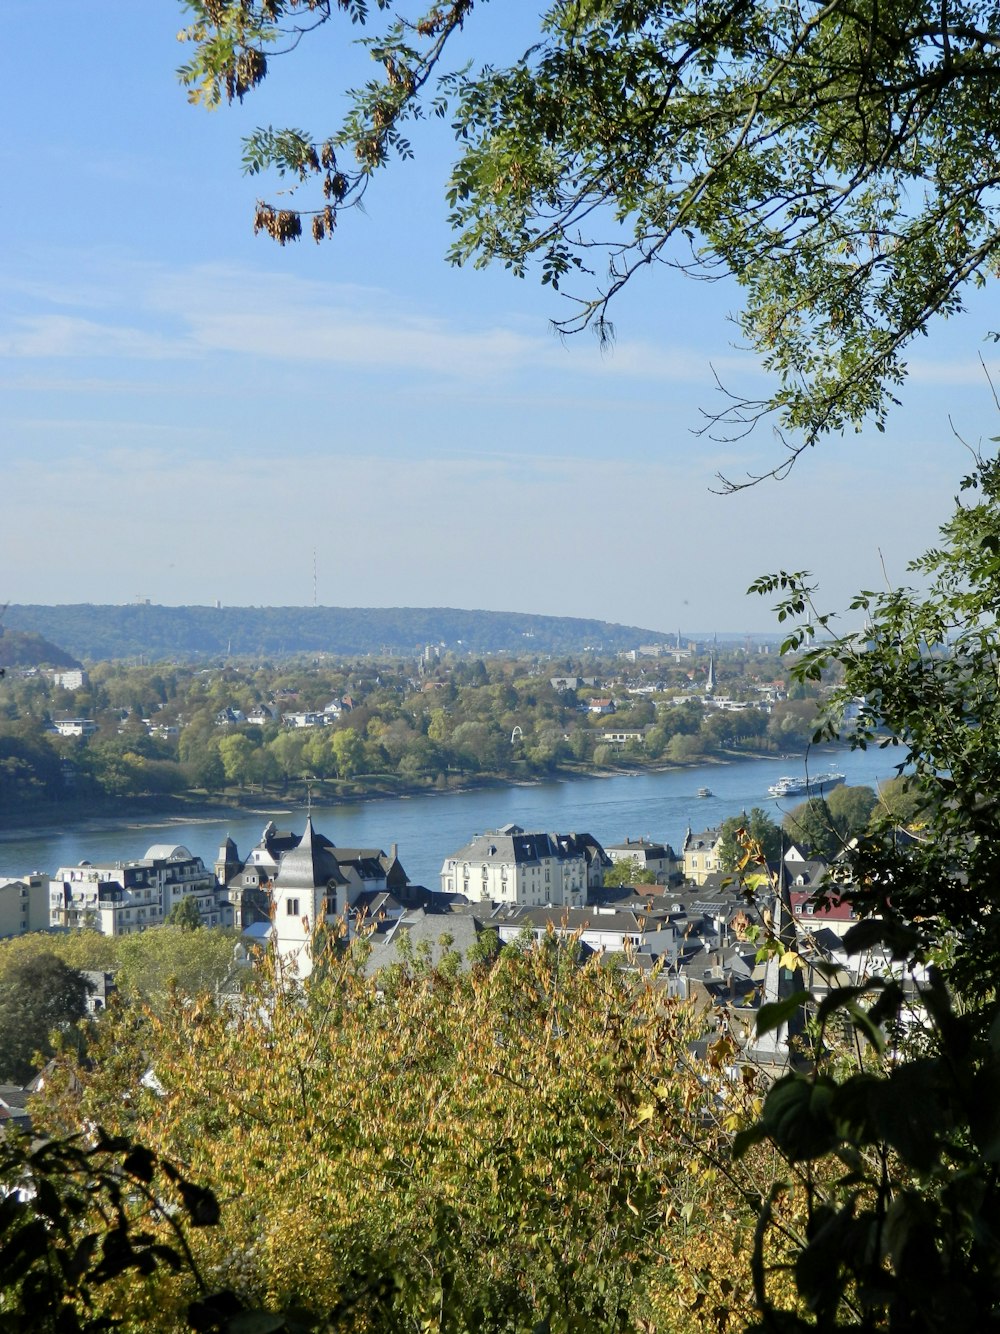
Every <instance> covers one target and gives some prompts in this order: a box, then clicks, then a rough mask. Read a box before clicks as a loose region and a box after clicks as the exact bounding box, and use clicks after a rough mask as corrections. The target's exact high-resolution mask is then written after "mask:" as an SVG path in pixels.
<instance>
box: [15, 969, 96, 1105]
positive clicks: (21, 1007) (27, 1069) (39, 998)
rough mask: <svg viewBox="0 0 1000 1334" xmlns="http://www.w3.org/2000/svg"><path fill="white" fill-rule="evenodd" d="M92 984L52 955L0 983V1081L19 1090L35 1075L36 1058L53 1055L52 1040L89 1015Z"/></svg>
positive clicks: (17, 971) (18, 970) (16, 970)
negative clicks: (56, 1031)
mask: <svg viewBox="0 0 1000 1334" xmlns="http://www.w3.org/2000/svg"><path fill="white" fill-rule="evenodd" d="M89 992H90V984H89V983H88V982H87V979H86V978H85V977H84V976H83V974H82V973H81V972H78V971H77V969H75V968H71V967H70V966H69V964H66V963H63V961H62V959H60V958H58V957H57V956H56V955H55V954H51V953H43V954H38V955H36V956H35V957H34V958H25V959H22V960H20V961H19V962H18V963H16V964H14V965H13V966H12V967H11V968H9V969H7V971H6V972H5V974H4V976H3V979H2V981H0V1078H3V1079H7V1080H12V1081H14V1082H15V1083H18V1084H22V1083H24V1081H25V1080H26V1079H30V1078H31V1076H32V1075H33V1074H34V1073H35V1072H36V1071H37V1069H38V1065H37V1063H36V1061H35V1055H36V1053H38V1054H40V1055H41V1056H43V1057H47V1056H51V1055H52V1052H53V1048H52V1044H51V1041H50V1035H51V1033H52V1032H53V1030H56V1029H68V1028H69V1027H71V1026H72V1025H73V1024H76V1023H77V1022H78V1021H79V1020H81V1019H82V1018H83V1017H84V1015H85V1014H86V1013H87V996H88V994H89Z"/></svg>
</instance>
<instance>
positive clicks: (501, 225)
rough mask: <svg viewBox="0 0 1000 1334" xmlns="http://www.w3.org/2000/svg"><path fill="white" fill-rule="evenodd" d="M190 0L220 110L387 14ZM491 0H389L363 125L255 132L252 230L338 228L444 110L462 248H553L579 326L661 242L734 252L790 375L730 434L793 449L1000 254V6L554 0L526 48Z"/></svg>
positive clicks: (888, 384) (750, 314) (312, 0)
mask: <svg viewBox="0 0 1000 1334" xmlns="http://www.w3.org/2000/svg"><path fill="white" fill-rule="evenodd" d="M185 5H186V8H187V9H188V10H189V11H190V17H191V22H190V24H189V26H188V27H187V29H186V30H185V32H184V33H182V34H181V36H182V39H185V40H187V41H188V42H190V43H191V44H192V50H191V55H190V58H189V59H188V60H187V62H186V63H185V64H184V65H183V67H182V69H181V70H180V77H181V79H182V81H183V82H184V83H185V84H186V86H187V87H188V89H189V96H190V97H191V99H192V100H193V101H195V102H200V103H202V104H204V105H207V106H213V105H216V104H217V103H219V102H221V101H222V100H224V99H227V98H228V99H229V100H232V99H233V98H239V99H240V100H242V99H243V98H244V96H245V95H246V94H248V93H249V92H250V91H251V90H252V89H253V88H254V87H255V86H256V85H258V84H259V83H260V82H261V81H262V80H263V79H264V78H265V77H266V75H267V72H268V67H269V61H272V60H273V58H274V57H275V56H276V55H277V54H280V53H286V52H289V51H294V49H295V48H296V47H297V46H299V44H300V42H301V41H302V40H310V41H313V40H316V39H317V34H318V33H319V32H320V30H322V29H324V28H326V27H327V25H328V24H331V25H332V24H333V23H334V22H335V21H336V19H338V18H339V19H341V20H344V21H346V20H349V21H350V23H351V24H364V23H366V22H367V21H368V20H369V19H370V17H371V15H370V13H369V9H370V8H371V7H370V6H369V5H367V4H366V3H365V0H337V3H336V4H333V3H332V2H331V0H242V2H241V3H239V4H225V3H220V2H219V0H185ZM385 7H386V6H385V5H384V4H383V3H382V0H378V4H377V8H378V9H379V10H382V9H383V8H385ZM484 7H485V0H484V3H483V4H481V5H479V6H476V7H475V8H474V6H473V4H472V0H446V3H435V4H432V5H429V6H427V5H425V4H420V3H413V2H412V0H411V3H407V4H403V5H401V6H393V9H394V11H396V16H395V17H394V18H393V19H392V21H390V22H388V23H387V24H386V26H385V27H384V30H383V31H380V32H377V33H375V34H373V35H369V36H365V37H364V38H362V39H361V40H362V43H363V44H364V45H365V46H366V47H367V50H368V53H369V54H370V56H371V57H372V60H373V61H374V64H375V67H376V73H375V74H374V76H373V77H372V79H371V80H369V81H368V82H367V83H366V84H364V86H363V87H361V88H360V89H358V90H355V91H354V93H353V102H352V105H351V110H350V111H349V113H348V115H347V117H346V119H345V120H344V122H343V123H342V124H339V125H330V126H324V127H322V128H321V129H319V130H318V131H317V132H315V133H314V132H311V131H305V130H301V129H295V128H284V129H277V130H276V129H274V128H273V127H267V128H261V129H258V130H257V131H256V132H255V133H254V134H253V135H251V136H250V137H249V139H248V140H247V141H246V144H245V154H244V168H245V170H246V171H247V172H249V173H251V174H254V173H257V172H261V171H264V170H266V169H273V170H275V171H276V172H277V174H278V176H280V177H283V178H285V186H283V194H284V198H283V201H282V203H281V204H280V205H279V206H275V205H274V204H271V203H268V202H266V201H263V200H262V201H260V202H259V203H258V206H257V212H256V217H255V221H254V226H255V229H257V230H263V231H264V232H266V233H268V234H270V235H271V236H273V237H274V238H275V239H276V240H278V241H279V242H281V243H282V244H284V243H285V242H287V241H289V240H293V239H295V238H297V237H298V236H300V235H301V234H302V229H303V219H304V218H305V221H306V225H307V227H308V228H309V230H310V231H311V234H312V235H313V237H314V238H315V239H316V240H322V239H323V238H324V237H327V236H330V235H332V233H333V231H334V229H335V226H336V222H337V216H338V214H339V212H340V211H341V210H342V209H343V208H345V207H349V206H350V205H352V204H355V203H357V202H358V201H359V200H360V199H361V197H362V196H363V194H364V192H365V190H366V188H367V187H368V184H369V181H370V179H371V177H372V176H373V174H374V173H375V172H376V171H377V170H378V169H379V168H380V167H383V166H385V165H386V164H387V163H388V162H390V160H391V159H393V158H394V157H404V158H405V157H408V156H410V155H411V153H412V151H413V150H412V147H411V142H410V139H409V138H408V137H407V136H408V134H409V132H410V127H411V125H412V122H414V121H417V120H420V119H421V118H422V117H426V116H429V115H430V116H440V117H446V118H448V119H449V120H450V123H451V125H452V127H453V130H454V133H455V136H456V141H457V149H456V159H455V162H454V165H453V169H452V173H451V179H450V182H449V185H448V190H447V197H448V203H449V205H450V208H451V214H450V222H451V225H452V228H453V229H454V240H453V243H452V246H451V250H450V252H449V258H450V259H451V260H452V261H453V262H454V263H457V264H463V263H467V262H468V263H472V264H474V265H476V266H484V265H487V264H490V263H493V262H499V263H501V264H503V265H505V266H506V267H507V268H509V269H511V270H512V271H513V272H514V273H516V274H518V275H523V274H525V273H527V272H528V271H529V269H534V270H537V272H538V273H539V274H540V277H541V281H542V282H543V283H547V284H550V285H551V286H552V287H553V288H559V287H561V286H563V285H565V286H566V289H567V292H568V294H569V297H570V302H571V304H570V306H569V313H568V315H567V316H566V317H565V318H564V319H563V320H562V321H559V325H560V327H561V328H562V329H565V330H570V331H572V330H576V329H580V328H582V327H584V326H587V325H592V326H594V327H596V328H597V329H598V331H599V332H600V333H601V335H602V337H605V338H607V337H610V336H612V333H613V331H612V328H611V325H610V323H609V315H608V311H609V303H611V302H612V301H613V298H614V297H615V295H616V294H617V293H618V292H620V291H621V290H622V288H623V287H625V286H626V285H627V284H628V283H630V282H631V280H632V279H633V277H635V275H636V274H639V273H641V272H643V271H645V270H646V269H647V268H648V266H650V265H652V264H662V265H666V266H668V267H670V268H673V269H675V270H679V271H681V272H684V273H687V274H690V275H693V276H694V277H697V278H702V279H714V278H717V277H719V276H721V275H724V274H732V275H734V276H735V278H736V280H737V281H738V282H739V284H740V285H741V286H742V288H743V289H744V294H745V300H744V307H743V310H742V312H741V313H740V314H739V316H738V324H739V327H740V330H741V333H742V335H743V338H744V339H745V341H746V342H747V343H748V344H749V346H750V347H751V348H753V349H754V350H755V351H756V352H757V353H758V354H759V356H760V357H761V359H762V361H763V364H764V365H765V367H766V368H767V369H768V370H769V371H771V372H773V373H774V375H775V377H776V382H777V388H776V389H775V390H774V392H773V394H772V395H771V396H770V397H769V398H767V399H766V400H763V401H760V400H755V399H748V398H746V397H744V396H742V395H740V394H739V393H738V392H734V393H733V395H732V396H731V397H729V399H728V406H727V407H726V408H725V409H724V411H723V412H722V413H721V414H719V416H718V417H717V418H716V419H715V425H716V426H717V427H718V428H720V430H721V432H722V433H723V434H726V433H730V434H731V433H733V432H735V433H737V434H740V433H742V432H743V431H745V430H746V429H747V428H748V427H749V425H751V424H752V423H753V422H754V421H756V420H757V419H758V418H759V417H760V416H762V415H764V414H766V413H772V412H773V413H776V414H777V419H778V423H779V424H780V426H781V427H782V428H784V429H786V430H788V431H790V432H793V433H794V437H793V438H792V439H790V440H789V441H788V448H789V450H790V451H791V452H790V454H789V455H788V456H787V457H785V458H784V459H783V461H782V465H779V466H787V464H788V462H789V461H790V460H791V459H792V458H794V457H795V456H796V455H797V454H798V453H799V452H800V451H801V450H802V449H803V448H805V447H806V446H807V445H808V444H811V443H813V442H814V441H816V440H817V439H818V438H819V437H821V436H823V435H824V434H826V433H828V432H831V431H839V430H841V429H843V428H844V427H845V426H851V425H853V426H855V427H858V426H860V424H861V423H862V422H865V421H874V423H875V424H876V425H877V426H878V427H880V428H881V426H882V424H883V422H884V420H885V417H886V415H887V412H888V410H889V409H890V407H891V405H892V404H893V402H894V401H895V398H894V395H895V393H896V391H897V389H898V386H899V385H900V384H901V382H902V380H903V378H904V376H905V370H906V367H905V362H904V359H903V358H904V353H905V349H906V348H907V345H908V344H909V343H910V342H911V341H912V340H913V339H914V338H915V337H916V336H917V335H919V334H923V333H925V332H926V331H927V328H928V325H929V323H930V322H931V320H932V318H933V317H934V316H935V315H950V314H953V313H954V312H956V311H958V310H960V309H961V308H962V306H963V302H964V301H965V297H966V294H967V292H968V289H969V287H970V285H975V284H981V283H983V282H985V281H986V279H987V277H988V276H990V275H991V274H992V273H993V272H994V270H995V267H996V262H997V256H998V252H1000V197H998V195H997V191H996V181H997V177H998V170H1000V149H998V145H997V140H996V135H995V133H994V129H993V127H994V116H995V104H996V99H997V95H998V92H1000V28H998V24H997V13H996V10H995V6H994V5H992V4H991V3H987V0H950V2H949V3H948V4H945V5H942V4H940V3H939V0H890V3H882V2H880V3H876V0H860V3H858V2H857V0H828V3H825V4H816V3H811V2H810V0H791V3H786V2H785V0H737V3H733V2H732V0H681V2H680V3H667V0H645V2H644V3H641V4H637V3H635V0H554V2H553V3H550V5H549V7H548V9H547V10H546V11H545V12H544V13H543V15H542V17H541V20H540V26H539V28H538V29H537V31H535V32H534V33H533V34H530V35H529V37H528V39H527V40H528V42H530V45H528V46H527V49H526V50H525V51H524V54H523V55H521V56H520V58H519V59H516V60H514V61H513V62H511V63H506V64H504V63H497V56H498V54H500V55H502V53H497V52H495V51H493V50H490V49H484V47H483V45H482V44H481V43H479V42H477V35H478V34H479V33H481V32H485V31H486V28H485V24H484V23H483V21H482V13H481V11H482V9H483V8H484ZM338 11H341V12H340V13H339V14H338ZM355 31H356V30H355ZM484 40H485V39H484ZM331 63H332V62H331ZM337 91H341V90H337ZM288 185H291V186H292V187H293V188H298V187H302V190H303V201H302V203H301V205H300V204H298V203H297V202H296V201H295V200H294V199H293V200H289V199H288V196H287V193H284V191H285V188H286V187H287V186H288ZM776 471H777V469H776Z"/></svg>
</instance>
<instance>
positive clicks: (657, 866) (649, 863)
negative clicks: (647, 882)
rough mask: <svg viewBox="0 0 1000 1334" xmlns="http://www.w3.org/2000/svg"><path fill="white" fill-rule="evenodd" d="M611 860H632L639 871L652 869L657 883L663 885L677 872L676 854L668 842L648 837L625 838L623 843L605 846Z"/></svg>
mask: <svg viewBox="0 0 1000 1334" xmlns="http://www.w3.org/2000/svg"><path fill="white" fill-rule="evenodd" d="M604 850H605V852H606V853H607V854H608V856H609V857H610V858H611V860H612V861H613V862H614V863H616V864H618V863H619V862H633V863H634V864H635V867H636V869H637V870H639V871H652V872H653V874H654V875H655V876H656V881H657V884H660V885H665V884H666V883H667V881H668V880H670V879H671V878H672V877H673V876H675V875H677V874H678V861H677V854H676V853H675V852H674V850H673V848H672V847H671V846H670V844H669V843H657V842H654V841H653V840H652V839H648V838H626V840H625V842H624V843H616V844H614V845H613V846H612V845H609V846H608V847H606V848H605V849H604Z"/></svg>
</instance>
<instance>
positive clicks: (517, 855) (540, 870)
mask: <svg viewBox="0 0 1000 1334" xmlns="http://www.w3.org/2000/svg"><path fill="white" fill-rule="evenodd" d="M610 864H611V863H610V861H609V860H608V857H607V856H606V854H605V852H604V849H603V848H602V847H601V845H600V844H599V843H598V842H597V840H596V839H595V838H592V837H591V835H590V834H527V833H525V831H524V830H523V829H522V828H521V826H520V825H516V824H507V825H504V826H503V828H502V829H498V830H496V831H495V832H494V833H488V834H479V835H477V836H476V838H474V839H473V840H472V842H471V843H467V844H466V845H465V847H464V848H460V849H459V850H458V852H454V853H452V855H451V856H450V857H448V858H446V859H445V862H444V865H443V866H442V868H441V892H442V893H444V894H464V895H465V896H466V898H468V899H471V900H472V901H473V902H484V901H489V902H493V903H520V904H528V905H530V906H532V907H542V906H544V905H546V904H549V905H552V906H554V907H565V908H582V907H583V905H584V904H585V903H586V901H587V890H588V888H590V887H591V886H593V887H595V888H596V887H598V886H600V885H602V884H603V882H604V868H605V866H609V865H610Z"/></svg>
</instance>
